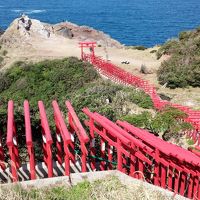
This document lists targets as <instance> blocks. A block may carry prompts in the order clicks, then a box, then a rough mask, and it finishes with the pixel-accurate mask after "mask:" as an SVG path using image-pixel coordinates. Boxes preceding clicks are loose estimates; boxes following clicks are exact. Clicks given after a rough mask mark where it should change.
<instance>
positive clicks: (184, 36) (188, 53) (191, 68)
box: [157, 28, 200, 88]
mask: <svg viewBox="0 0 200 200" xmlns="http://www.w3.org/2000/svg"><path fill="white" fill-rule="evenodd" d="M164 54H167V55H170V56H171V58H170V59H169V60H167V61H165V62H163V63H162V65H161V67H160V69H159V70H158V80H159V82H160V84H167V86H168V87H170V88H177V87H181V88H182V87H187V86H193V87H199V86H200V28H197V29H195V30H193V31H187V32H181V33H180V34H179V38H177V39H172V40H170V41H168V42H166V43H165V44H164V45H163V46H162V47H161V48H160V49H159V51H158V52H157V56H158V58H160V57H161V56H162V55H164Z"/></svg>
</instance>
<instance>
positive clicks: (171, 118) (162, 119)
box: [121, 107, 192, 140]
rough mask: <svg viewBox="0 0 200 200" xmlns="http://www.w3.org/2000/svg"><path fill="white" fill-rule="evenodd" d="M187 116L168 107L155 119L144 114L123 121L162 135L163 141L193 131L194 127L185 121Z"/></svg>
mask: <svg viewBox="0 0 200 200" xmlns="http://www.w3.org/2000/svg"><path fill="white" fill-rule="evenodd" d="M186 117H187V115H186V114H185V113H184V112H182V111H180V110H178V109H176V108H171V107H166V108H165V109H163V110H162V111H161V112H158V113H156V115H155V116H154V117H153V116H152V115H151V114H150V113H149V112H143V113H141V114H139V115H127V116H124V117H122V118H121V119H122V120H125V121H127V122H129V123H130V124H133V125H135V126H137V127H141V128H145V129H147V130H149V131H150V132H152V133H155V134H159V135H162V137H163V139H165V140H168V139H169V138H170V137H174V136H177V135H178V134H179V133H181V132H184V131H186V130H191V129H192V126H191V124H189V123H186V122H184V121H183V119H184V118H186Z"/></svg>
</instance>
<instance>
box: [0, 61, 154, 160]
mask: <svg viewBox="0 0 200 200" xmlns="http://www.w3.org/2000/svg"><path fill="white" fill-rule="evenodd" d="M0 96H1V99H0V105H1V107H0V124H1V126H0V132H2V133H3V134H5V133H6V123H7V103H8V101H9V100H10V99H12V100H14V102H15V120H16V124H17V130H18V137H19V138H18V139H19V141H20V145H21V148H20V149H21V150H22V149H23V146H24V144H25V137H24V117H23V101H24V100H25V99H28V100H29V102H30V108H31V117H32V121H31V122H32V129H33V138H34V140H35V142H36V144H35V145H36V146H38V148H36V150H37V152H38V153H37V152H36V156H38V160H39V159H40V157H41V158H42V155H41V153H40V151H41V149H40V146H41V145H40V143H38V142H39V141H41V139H38V138H40V137H41V134H38V132H39V131H40V129H39V127H40V126H39V125H40V123H39V116H38V106H37V102H38V101H39V100H42V101H43V102H44V104H45V107H46V110H47V114H48V118H49V120H50V125H51V129H52V130H53V131H52V133H53V136H54V128H55V127H54V123H53V110H52V106H51V102H52V101H53V100H55V99H56V100H57V101H58V103H59V105H60V107H61V109H62V111H66V108H65V101H66V100H67V99H68V100H70V101H71V102H72V104H73V106H74V108H75V110H76V111H77V113H78V114H79V115H80V117H81V119H83V114H81V109H82V108H83V107H89V109H90V110H91V111H98V112H99V113H101V114H103V115H105V116H107V117H108V118H110V119H111V120H116V119H117V118H120V117H121V116H122V115H127V114H128V113H129V112H130V110H131V105H132V104H133V103H135V104H137V105H139V106H140V107H144V108H152V107H153V104H152V101H151V99H150V97H149V96H148V95H146V94H145V93H144V92H142V91H136V89H134V88H128V87H123V86H120V85H117V84H113V83H111V82H109V81H103V80H102V79H101V78H100V77H99V76H98V74H97V73H96V71H95V70H94V68H93V67H92V66H91V65H90V64H88V63H83V62H82V61H80V60H78V59H77V58H66V59H63V60H53V61H43V62H39V63H36V64H30V63H29V64H26V63H23V62H17V63H15V64H14V65H13V66H12V67H11V68H10V69H9V70H7V71H6V73H2V74H0ZM3 138H4V140H5V138H6V137H3ZM3 143H4V144H5V141H4V142H3ZM4 148H5V147H4ZM22 151H23V150H22ZM6 152H7V151H6ZM21 153H23V152H21ZM24 159H26V158H25V157H24Z"/></svg>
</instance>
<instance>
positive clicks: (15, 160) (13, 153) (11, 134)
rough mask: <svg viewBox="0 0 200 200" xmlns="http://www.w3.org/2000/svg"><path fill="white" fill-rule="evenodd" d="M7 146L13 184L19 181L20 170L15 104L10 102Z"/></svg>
mask: <svg viewBox="0 0 200 200" xmlns="http://www.w3.org/2000/svg"><path fill="white" fill-rule="evenodd" d="M6 143H7V146H8V149H9V155H10V162H11V163H10V165H11V173H12V180H13V182H16V181H18V174H17V169H18V168H19V152H18V148H17V138H16V127H15V122H14V102H13V101H12V100H10V101H9V102H8V120H7V142H6Z"/></svg>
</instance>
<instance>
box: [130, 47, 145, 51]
mask: <svg viewBox="0 0 200 200" xmlns="http://www.w3.org/2000/svg"><path fill="white" fill-rule="evenodd" d="M133 49H137V50H140V51H144V50H146V49H147V47H145V46H133Z"/></svg>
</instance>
